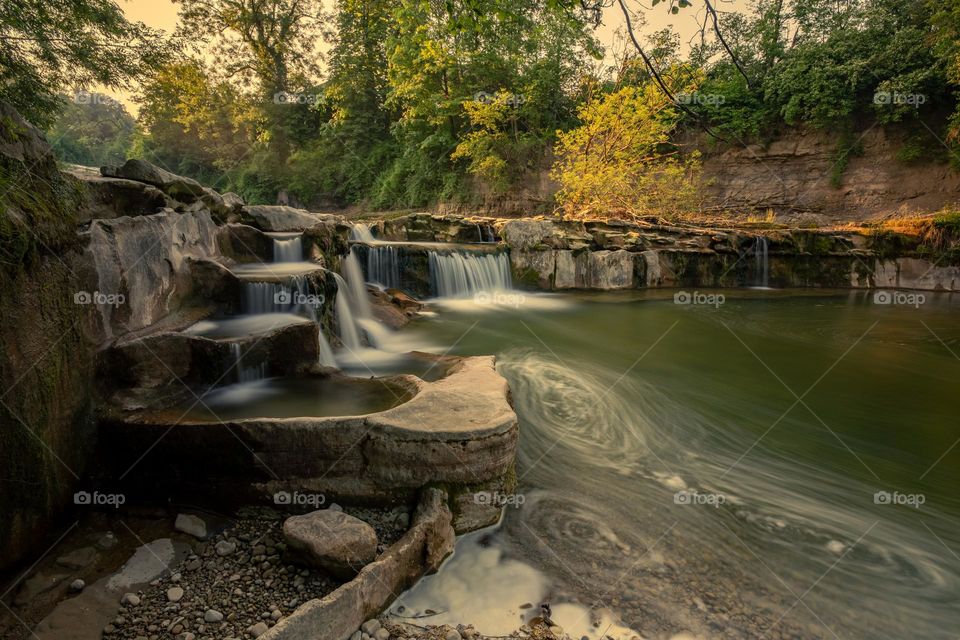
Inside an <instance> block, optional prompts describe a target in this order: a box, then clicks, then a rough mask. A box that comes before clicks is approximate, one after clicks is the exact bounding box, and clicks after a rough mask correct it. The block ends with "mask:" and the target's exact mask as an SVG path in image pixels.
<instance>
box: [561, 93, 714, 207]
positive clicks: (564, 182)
mask: <svg viewBox="0 0 960 640" xmlns="http://www.w3.org/2000/svg"><path fill="white" fill-rule="evenodd" d="M580 118H581V120H582V122H583V124H582V125H581V126H579V127H577V128H575V129H572V130H571V131H569V132H566V133H561V134H560V136H559V139H558V144H557V155H558V162H557V165H556V166H555V168H554V174H553V175H554V178H555V179H556V180H557V181H558V182H559V183H560V185H561V189H560V192H559V194H558V201H559V203H560V205H561V207H563V210H564V212H565V213H566V214H567V215H570V216H572V217H592V216H600V217H607V216H626V217H640V216H645V215H651V214H652V215H665V216H679V215H683V214H685V213H689V212H690V211H692V210H694V209H695V208H696V203H695V192H696V185H695V179H694V178H695V175H696V173H697V169H698V164H699V163H698V159H697V158H696V156H695V155H694V156H691V157H683V156H681V154H680V152H679V149H677V148H676V147H675V146H674V145H673V144H671V142H670V134H671V132H672V131H673V129H674V127H675V126H676V124H677V121H678V114H677V111H676V109H674V108H673V107H672V106H671V104H670V102H669V101H668V100H667V98H666V97H665V96H664V95H663V93H662V92H661V91H659V89H658V88H657V87H656V86H655V85H654V84H653V83H652V82H648V83H647V84H645V85H644V86H641V87H625V88H623V89H620V90H619V91H617V92H615V93H611V94H608V95H606V96H604V97H603V98H601V99H598V100H595V101H593V102H591V103H588V104H586V105H584V107H583V108H582V109H581V110H580Z"/></svg>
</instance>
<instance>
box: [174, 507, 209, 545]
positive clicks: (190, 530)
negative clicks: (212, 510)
mask: <svg viewBox="0 0 960 640" xmlns="http://www.w3.org/2000/svg"><path fill="white" fill-rule="evenodd" d="M173 528H174V529H176V530H177V531H182V532H183V533H187V534H189V535H191V536H193V537H194V538H197V539H198V540H206V538H207V523H206V522H204V520H203V518H201V517H199V516H195V515H193V514H189V513H178V514H177V519H176V521H174V523H173Z"/></svg>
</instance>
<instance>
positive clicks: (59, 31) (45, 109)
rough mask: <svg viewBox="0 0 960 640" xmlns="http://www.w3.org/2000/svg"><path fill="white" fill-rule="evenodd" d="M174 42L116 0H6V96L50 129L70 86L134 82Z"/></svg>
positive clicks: (1, 62) (2, 87)
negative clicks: (135, 18) (130, 16)
mask: <svg viewBox="0 0 960 640" xmlns="http://www.w3.org/2000/svg"><path fill="white" fill-rule="evenodd" d="M172 49H173V46H172V45H171V43H170V42H169V41H167V40H165V39H164V37H163V35H162V32H159V31H155V30H153V29H150V28H148V27H146V26H145V25H144V24H142V23H140V22H135V23H131V22H128V21H127V19H126V18H125V17H124V15H123V11H122V10H121V9H120V7H118V6H117V5H116V4H115V3H114V2H111V1H109V0H0V100H4V101H8V102H10V103H11V104H13V106H14V107H16V108H17V110H19V111H20V112H21V113H22V114H23V115H24V116H25V117H26V118H27V119H28V120H30V121H32V122H33V123H34V124H36V125H37V126H39V127H42V128H46V127H48V126H50V125H51V124H52V122H53V119H54V117H55V114H56V112H57V111H58V109H60V108H61V107H62V106H63V105H64V101H63V99H62V97H61V96H62V94H63V93H65V92H66V91H67V90H68V89H82V88H84V87H87V86H91V85H94V84H100V85H104V86H107V87H111V88H128V87H129V86H130V83H131V81H132V80H134V79H136V78H138V77H140V76H141V75H143V74H144V73H146V72H147V71H149V70H150V69H153V68H155V67H157V66H158V65H159V64H160V63H162V62H163V61H164V60H166V59H167V58H168V56H169V55H170V54H171V52H172Z"/></svg>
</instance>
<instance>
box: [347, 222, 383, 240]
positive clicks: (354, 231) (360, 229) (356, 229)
mask: <svg viewBox="0 0 960 640" xmlns="http://www.w3.org/2000/svg"><path fill="white" fill-rule="evenodd" d="M350 239H351V240H353V241H354V242H376V241H377V239H376V238H374V237H373V233H372V232H371V231H370V226H369V225H366V224H363V223H361V222H358V223H357V224H355V225H353V227H352V228H351V229H350Z"/></svg>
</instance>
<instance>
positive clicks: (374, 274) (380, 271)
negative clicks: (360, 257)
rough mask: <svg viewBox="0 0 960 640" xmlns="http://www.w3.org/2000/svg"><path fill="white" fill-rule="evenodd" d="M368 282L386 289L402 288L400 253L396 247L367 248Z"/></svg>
mask: <svg viewBox="0 0 960 640" xmlns="http://www.w3.org/2000/svg"><path fill="white" fill-rule="evenodd" d="M367 280H368V281H369V282H372V283H374V284H379V285H380V286H382V287H383V288H385V289H399V288H400V253H399V251H397V248H396V247H392V246H388V245H381V246H377V247H368V248H367Z"/></svg>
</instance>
